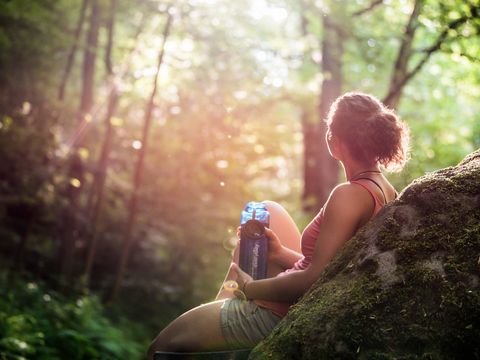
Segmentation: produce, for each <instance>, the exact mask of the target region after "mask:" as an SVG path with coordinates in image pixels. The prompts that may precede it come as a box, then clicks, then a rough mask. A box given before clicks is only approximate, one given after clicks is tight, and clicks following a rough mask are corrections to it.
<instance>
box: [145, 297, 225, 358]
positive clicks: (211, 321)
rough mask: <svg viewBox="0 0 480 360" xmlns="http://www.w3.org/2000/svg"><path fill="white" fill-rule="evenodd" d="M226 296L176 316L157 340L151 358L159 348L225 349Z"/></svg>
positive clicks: (182, 350)
mask: <svg viewBox="0 0 480 360" xmlns="http://www.w3.org/2000/svg"><path fill="white" fill-rule="evenodd" d="M223 302H224V301H223V300H221V301H214V302H210V303H207V304H203V305H200V306H197V307H196V308H194V309H192V310H190V311H187V312H186V313H184V314H183V315H181V316H179V317H178V318H176V319H175V320H174V321H172V322H171V323H170V325H168V326H167V327H166V328H165V329H163V330H162V331H161V332H160V333H159V334H158V335H157V337H156V338H155V340H153V342H152V344H151V345H150V349H149V355H148V356H149V359H151V358H152V357H153V353H154V352H155V351H179V352H188V351H202V350H212V349H215V350H223V349H226V348H227V346H226V344H225V339H224V337H223V334H222V329H221V326H220V323H221V320H220V312H221V308H222V305H223Z"/></svg>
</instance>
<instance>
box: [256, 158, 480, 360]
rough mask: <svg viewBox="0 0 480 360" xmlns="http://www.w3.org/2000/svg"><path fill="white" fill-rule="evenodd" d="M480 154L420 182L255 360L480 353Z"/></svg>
mask: <svg viewBox="0 0 480 360" xmlns="http://www.w3.org/2000/svg"><path fill="white" fill-rule="evenodd" d="M479 279H480V150H477V151H476V152H474V153H472V154H470V155H469V156H467V157H466V158H465V159H464V160H463V161H462V162H461V163H460V164H459V165H458V166H456V167H449V168H446V169H442V170H439V171H436V172H433V173H429V174H427V175H425V176H423V177H421V178H419V179H417V180H415V181H413V182H412V184H410V185H409V186H408V187H407V188H405V189H404V190H403V191H402V193H401V194H400V197H399V198H398V199H397V200H396V201H394V202H392V203H390V204H389V205H387V206H385V207H384V209H383V210H382V211H381V212H380V213H379V215H378V216H377V217H376V218H374V219H373V220H372V221H371V222H370V223H368V224H367V225H366V226H365V227H364V228H363V229H361V230H360V231H359V232H358V233H357V235H356V236H355V237H354V238H352V239H351V240H349V242H347V244H346V245H345V246H344V248H343V249H342V251H341V252H340V253H339V254H338V256H336V257H335V258H334V260H333V261H332V262H331V263H330V265H329V266H328V267H327V268H326V270H325V271H324V273H323V274H322V275H321V277H320V278H319V279H318V281H317V282H316V283H315V284H314V285H313V286H312V288H311V289H310V290H309V291H308V292H307V293H306V294H305V295H304V296H303V297H302V298H301V299H300V301H299V302H298V303H297V304H296V305H294V306H293V307H292V309H291V310H290V312H289V313H288V314H287V316H286V317H285V318H284V319H283V320H282V321H281V323H280V324H279V326H277V328H276V329H275V330H274V331H273V332H272V334H271V335H270V336H268V337H267V338H266V339H265V340H264V341H263V342H262V343H260V344H259V345H258V346H257V347H256V348H255V349H254V350H253V351H252V353H251V355H250V359H315V360H317V359H339V358H341V359H353V358H359V359H453V358H457V359H463V358H465V359H467V358H468V359H478V358H480V284H479V282H480V281H479Z"/></svg>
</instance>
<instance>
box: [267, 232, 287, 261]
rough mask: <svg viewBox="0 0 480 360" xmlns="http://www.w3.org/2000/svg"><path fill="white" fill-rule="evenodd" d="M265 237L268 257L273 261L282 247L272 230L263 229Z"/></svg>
mask: <svg viewBox="0 0 480 360" xmlns="http://www.w3.org/2000/svg"><path fill="white" fill-rule="evenodd" d="M265 235H266V236H267V238H268V256H269V257H270V259H275V258H277V257H279V255H280V254H281V252H282V248H283V246H282V243H281V242H280V239H279V238H278V236H277V234H275V233H274V232H273V230H271V229H269V228H267V227H265Z"/></svg>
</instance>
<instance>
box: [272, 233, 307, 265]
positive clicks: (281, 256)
mask: <svg viewBox="0 0 480 360" xmlns="http://www.w3.org/2000/svg"><path fill="white" fill-rule="evenodd" d="M265 235H266V236H267V237H268V247H269V249H268V256H269V260H270V261H272V262H273V263H275V264H277V265H279V266H280V267H281V268H283V269H290V268H291V267H292V266H293V265H294V264H295V263H296V262H297V261H298V260H300V259H301V258H302V257H303V255H302V254H300V253H298V252H296V251H295V250H292V249H290V248H288V247H286V246H284V245H282V243H281V241H280V239H279V238H278V236H277V235H276V234H275V233H274V232H273V231H272V230H271V229H268V228H267V229H265Z"/></svg>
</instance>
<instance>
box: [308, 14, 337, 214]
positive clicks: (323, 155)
mask: <svg viewBox="0 0 480 360" xmlns="http://www.w3.org/2000/svg"><path fill="white" fill-rule="evenodd" d="M323 30H324V34H323V41H322V73H323V76H324V80H323V82H322V88H321V94H320V101H319V107H318V115H319V121H317V122H316V123H312V122H311V121H310V120H309V119H303V125H304V127H303V130H304V142H305V144H304V145H305V160H304V164H305V166H304V176H305V178H304V180H305V185H304V193H303V201H304V203H303V207H304V210H306V211H318V210H320V208H321V207H322V205H323V204H324V203H325V201H326V200H327V198H328V195H329V193H330V191H331V190H332V189H333V187H334V186H335V185H336V184H337V183H338V163H337V161H336V160H334V159H332V157H331V156H330V154H329V153H328V149H327V145H326V143H325V132H326V126H325V122H324V121H323V120H324V119H325V117H326V115H327V113H328V110H329V108H330V105H331V104H332V103H333V101H334V100H335V99H336V98H337V97H338V96H340V94H341V86H342V55H343V37H342V34H341V33H340V32H339V31H338V29H336V28H335V25H334V24H333V22H332V20H331V18H330V16H329V15H325V16H324V17H323Z"/></svg>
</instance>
